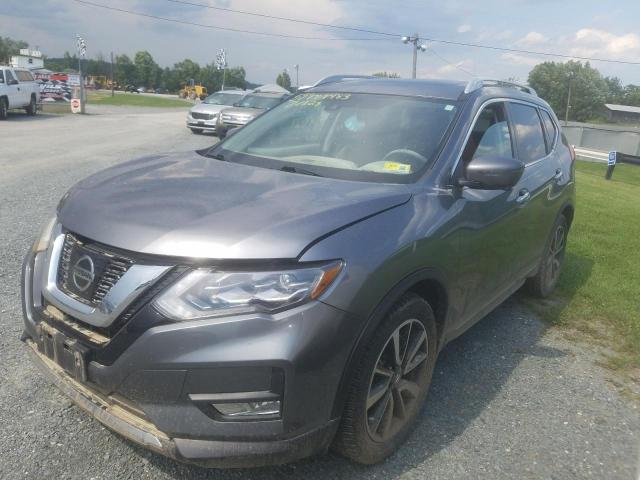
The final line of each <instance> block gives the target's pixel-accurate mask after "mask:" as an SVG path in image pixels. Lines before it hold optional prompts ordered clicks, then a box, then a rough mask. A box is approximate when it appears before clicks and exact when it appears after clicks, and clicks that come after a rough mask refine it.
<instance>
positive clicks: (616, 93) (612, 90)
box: [604, 77, 624, 103]
mask: <svg viewBox="0 0 640 480" xmlns="http://www.w3.org/2000/svg"><path fill="white" fill-rule="evenodd" d="M604 81H605V83H606V84H607V103H622V102H623V101H624V100H623V98H624V86H623V85H622V82H621V81H620V79H619V78H618V77H604Z"/></svg>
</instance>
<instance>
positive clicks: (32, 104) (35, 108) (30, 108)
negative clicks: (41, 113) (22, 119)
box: [25, 97, 38, 116]
mask: <svg viewBox="0 0 640 480" xmlns="http://www.w3.org/2000/svg"><path fill="white" fill-rule="evenodd" d="M25 111H26V112H27V115H31V116H34V115H35V114H36V113H37V112H38V105H37V104H36V97H31V101H30V102H29V106H28V107H27V108H25Z"/></svg>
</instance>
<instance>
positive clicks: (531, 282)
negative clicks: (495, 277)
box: [526, 215, 569, 298]
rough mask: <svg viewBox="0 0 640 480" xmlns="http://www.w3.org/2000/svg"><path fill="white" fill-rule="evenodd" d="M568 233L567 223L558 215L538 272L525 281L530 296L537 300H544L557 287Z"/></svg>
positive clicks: (565, 219)
mask: <svg viewBox="0 0 640 480" xmlns="http://www.w3.org/2000/svg"><path fill="white" fill-rule="evenodd" d="M568 233H569V223H568V222H567V218H566V217H565V216H564V215H560V216H559V217H558V219H557V220H556V222H555V223H554V224H553V228H552V230H551V234H550V235H549V239H548V240H547V245H546V247H545V250H544V255H543V257H542V259H541V260H540V266H539V267H538V272H537V273H536V274H535V275H534V276H533V277H531V278H528V279H527V284H526V288H527V291H528V292H529V293H530V294H531V295H533V296H535V297H538V298H546V297H548V296H549V295H550V294H551V293H552V292H553V291H554V290H555V288H556V286H557V285H558V280H559V279H560V272H561V271H562V263H563V261H564V254H565V249H566V246H567V234H568Z"/></svg>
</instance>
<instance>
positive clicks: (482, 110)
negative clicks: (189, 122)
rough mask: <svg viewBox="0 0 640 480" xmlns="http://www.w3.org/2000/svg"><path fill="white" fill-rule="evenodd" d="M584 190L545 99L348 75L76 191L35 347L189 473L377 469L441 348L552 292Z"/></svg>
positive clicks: (55, 251) (500, 89)
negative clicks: (508, 306) (228, 131)
mask: <svg viewBox="0 0 640 480" xmlns="http://www.w3.org/2000/svg"><path fill="white" fill-rule="evenodd" d="M574 188H575V187H574V156H573V153H572V150H571V147H570V146H568V145H567V143H566V141H565V139H564V137H563V135H562V133H561V131H560V127H559V125H558V121H557V118H556V116H555V115H554V113H553V111H552V110H551V108H550V107H549V105H548V104H547V103H546V102H544V101H543V100H542V99H540V98H538V97H537V96H536V95H535V92H533V91H532V90H531V89H528V88H526V87H521V86H518V85H514V84H507V83H504V82H495V81H493V82H492V81H484V82H483V81H474V82H471V83H469V84H464V83H459V82H447V81H422V80H420V81H417V80H414V81H410V80H396V79H350V80H344V81H341V80H340V79H339V78H338V79H336V80H335V81H332V82H328V83H325V84H322V85H320V86H317V87H314V88H311V89H309V90H307V91H305V92H304V93H300V94H298V95H295V96H293V97H292V98H290V99H289V100H287V101H285V102H284V103H282V104H280V105H278V106H276V107H274V108H273V109H271V110H270V111H268V112H267V113H265V114H264V115H261V116H260V117H258V118H256V119H255V120H254V121H252V122H251V123H249V124H248V125H246V126H245V127H243V128H242V129H238V130H236V131H234V133H233V135H229V137H228V138H227V139H226V140H225V141H223V142H220V143H218V144H216V145H215V146H213V147H212V148H209V149H206V150H202V151H198V152H191V153H181V154H167V155H153V156H149V157H145V158H141V159H139V160H134V161H131V162H128V163H123V164H120V165H117V166H115V167H112V168H110V169H107V170H105V171H102V172H100V173H97V174H95V175H93V176H91V177H89V178H87V179H86V180H84V181H82V182H80V183H79V184H77V185H76V186H75V187H73V188H72V189H71V190H70V191H69V192H68V193H67V194H65V195H64V197H63V198H62V200H61V201H60V204H59V205H58V208H57V214H56V216H55V218H53V219H52V220H51V221H50V222H49V224H48V225H47V226H46V227H45V228H44V229H43V231H42V233H41V234H40V236H39V238H37V239H36V241H35V243H34V245H33V247H32V248H31V250H30V251H29V253H28V254H27V256H26V259H25V262H24V270H23V281H22V285H23V304H24V314H25V315H24V316H25V329H24V335H23V340H24V342H25V343H26V345H27V348H26V351H27V352H28V353H29V354H30V356H31V358H32V359H33V361H34V362H35V363H36V364H37V365H38V366H39V367H41V369H42V370H43V372H45V373H46V374H47V375H48V377H49V378H50V379H51V380H52V381H53V382H54V383H55V384H57V385H58V387H59V388H60V389H61V390H62V391H63V392H64V393H66V394H67V395H68V396H69V397H70V398H71V399H72V400H73V401H74V402H75V403H77V404H78V405H79V406H80V407H81V408H83V409H84V410H86V411H87V412H89V413H90V414H91V415H93V416H94V417H95V418H96V419H97V420H98V421H100V422H102V423H103V424H104V425H106V426H108V427H109V428H111V429H113V430H115V431H117V432H119V433H120V434H122V435H124V436H125V437H127V438H128V439H130V440H132V441H134V442H136V443H139V444H141V445H144V446H145V447H147V448H149V449H151V450H154V451H156V452H159V453H161V454H164V455H167V456H169V457H172V458H175V459H178V460H181V461H186V462H191V463H196V464H200V465H205V466H249V465H264V464H273V463H280V462H287V461H293V460H296V459H299V458H302V457H306V456H309V455H312V454H314V453H318V452H323V451H326V450H327V449H328V448H329V447H332V448H333V449H334V450H335V451H337V452H339V453H340V454H342V455H344V456H346V457H348V458H351V459H353V460H355V461H357V462H361V463H365V464H369V463H374V462H378V461H381V460H382V459H384V458H385V457H386V456H388V455H389V454H391V453H392V452H393V451H394V450H395V449H396V448H397V447H398V446H399V445H400V444H401V443H402V442H403V440H404V439H405V438H406V437H407V435H408V434H409V433H410V431H411V428H412V426H413V425H414V423H415V420H416V417H417V416H418V414H419V412H420V409H421V407H422V405H423V403H424V400H425V397H426V396H427V392H428V389H429V384H430V382H431V376H432V373H433V369H434V365H435V363H436V359H437V357H438V353H439V352H440V351H441V350H442V348H443V347H444V346H445V345H446V344H447V342H449V341H450V340H452V339H453V338H455V337H456V336H458V335H460V334H461V333H462V332H464V331H465V330H467V329H468V328H469V327H470V326H472V325H473V324H474V323H475V322H477V321H478V320H479V319H481V318H482V317H483V316H484V315H486V314H487V313H488V312H490V311H491V310H492V309H493V308H495V307H496V306H497V305H499V304H500V303H501V302H502V301H504V300H505V299H506V298H507V297H509V296H510V295H511V294H512V293H513V292H515V291H516V290H518V289H519V288H520V287H521V286H523V285H524V284H527V287H528V289H529V291H530V292H532V293H533V294H535V295H538V296H546V295H548V294H549V293H550V292H551V291H552V290H553V288H554V287H555V285H556V283H557V282H558V276H559V273H560V268H561V266H562V261H563V256H564V251H565V245H566V238H567V233H568V231H569V227H570V226H571V221H572V219H573V215H574Z"/></svg>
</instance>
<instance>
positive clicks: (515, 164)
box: [458, 155, 524, 190]
mask: <svg viewBox="0 0 640 480" xmlns="http://www.w3.org/2000/svg"><path fill="white" fill-rule="evenodd" d="M522 172H524V163H522V162H521V161H520V160H516V159H515V158H508V157H501V156H498V155H487V156H482V157H477V158H474V159H473V160H471V161H470V162H469V164H468V165H467V168H466V169H465V172H464V178H461V179H459V180H458V185H460V186H461V187H469V188H476V189H479V190H507V189H509V188H511V187H513V186H514V185H515V184H516V183H518V180H520V177H521V176H522Z"/></svg>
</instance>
